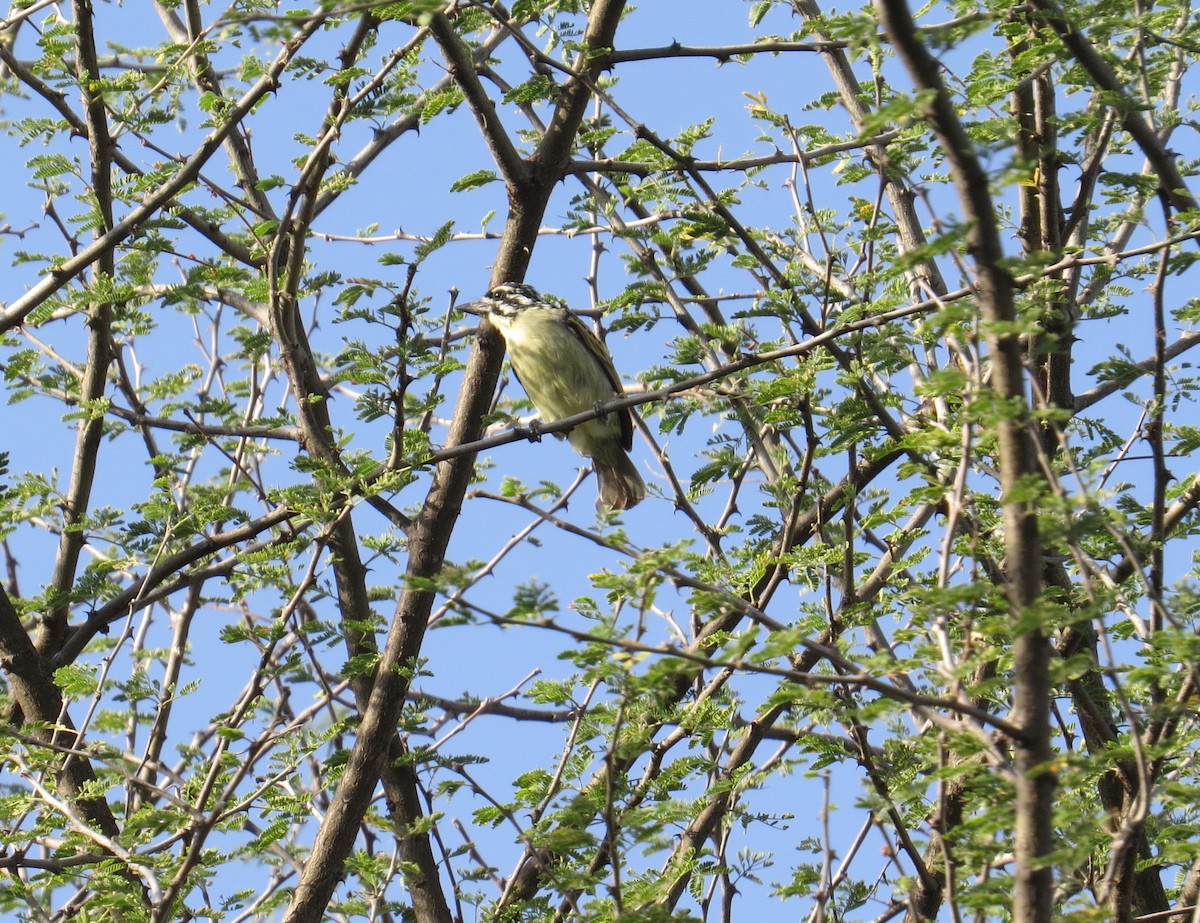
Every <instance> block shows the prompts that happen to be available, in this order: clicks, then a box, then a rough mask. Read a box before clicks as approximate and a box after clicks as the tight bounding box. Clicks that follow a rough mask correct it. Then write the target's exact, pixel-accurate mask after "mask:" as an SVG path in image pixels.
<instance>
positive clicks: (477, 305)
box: [454, 301, 487, 317]
mask: <svg viewBox="0 0 1200 923" xmlns="http://www.w3.org/2000/svg"><path fill="white" fill-rule="evenodd" d="M454 310H456V311H462V312H463V313H465V314H474V315H475V316H476V317H483V316H484V315H485V314H487V308H485V307H484V306H483V303H482V302H479V301H468V302H467V303H466V304H456V305H455V306H454Z"/></svg>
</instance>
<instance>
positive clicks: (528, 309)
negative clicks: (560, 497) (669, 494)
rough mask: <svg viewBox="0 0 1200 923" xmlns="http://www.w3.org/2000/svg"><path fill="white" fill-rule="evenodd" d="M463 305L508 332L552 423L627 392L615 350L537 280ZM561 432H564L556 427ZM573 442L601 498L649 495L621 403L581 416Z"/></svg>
mask: <svg viewBox="0 0 1200 923" xmlns="http://www.w3.org/2000/svg"><path fill="white" fill-rule="evenodd" d="M460 310H462V311H465V312H466V313H468V314H476V315H479V316H481V317H486V318H488V320H489V321H491V323H492V324H493V326H495V327H496V329H497V330H499V331H500V334H501V336H503V337H504V343H505V346H506V347H507V348H508V359H509V362H510V363H511V365H512V369H513V372H515V373H516V376H517V380H518V381H519V382H520V383H521V387H523V388H524V389H525V393H526V394H527V395H529V399H530V400H531V401H533V406H534V407H536V408H537V411H538V413H539V414H541V416H542V419H543V420H545V421H546V422H547V423H553V422H555V421H557V420H561V419H563V418H564V417H569V416H572V415H574V414H577V413H583V412H584V411H586V410H591V409H592V408H594V407H597V406H598V405H600V404H601V403H603V402H605V401H609V400H612V399H613V398H614V397H620V396H621V395H622V394H623V393H624V392H623V390H622V388H621V379H620V378H618V377H617V370H616V369H615V368H614V367H613V363H612V359H611V358H610V357H609V355H608V350H606V349H605V348H604V344H603V343H601V342H600V340H599V338H597V336H596V335H595V334H594V333H592V331H591V330H589V329H588V327H587V326H586V325H585V324H584V323H583V321H581V320H580V319H579V318H578V317H576V316H575V314H574V313H572V312H571V310H570V309H569V308H567V307H566V306H565V305H562V304H559V303H556V302H554V301H550V300H548V299H546V298H543V297H542V296H541V295H540V294H538V292H537V290H536V289H535V288H533V286H531V285H525V284H524V283H520V282H505V283H502V284H500V285H497V286H495V287H493V288H491V289H490V290H489V291H488V292H487V294H486V295H484V297H483V298H481V299H479V300H478V301H473V302H471V303H469V304H466V305H461V306H460ZM555 435H557V436H558V437H559V438H560V439H561V438H562V434H561V433H556V434H555ZM567 439H568V440H569V441H570V443H571V447H572V448H573V449H574V450H575V451H576V452H578V453H579V454H580V455H582V456H584V457H585V458H590V459H591V460H592V466H593V467H594V468H595V471H596V480H597V482H598V493H599V500H598V504H599V505H603V506H607V507H609V508H610V509H613V510H627V509H630V508H631V507H634V506H636V505H637V504H638V503H640V502H641V501H642V499H643V498H644V497H645V496H646V484H645V482H643V481H642V477H641V475H640V474H638V470H637V467H636V466H635V465H634V463H633V459H631V458H630V457H629V452H630V451H631V450H632V449H633V415H632V414H631V413H630V411H629V408H627V407H622V408H621V409H620V410H614V411H611V412H609V413H606V414H603V415H601V416H597V417H596V418H595V419H592V420H588V421H586V422H584V423H580V424H579V425H578V426H576V427H574V428H572V429H571V431H570V432H569V433H568V434H567Z"/></svg>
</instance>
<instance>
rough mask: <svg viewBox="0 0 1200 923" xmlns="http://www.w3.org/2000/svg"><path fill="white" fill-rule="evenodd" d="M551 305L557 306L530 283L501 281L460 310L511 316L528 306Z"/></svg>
mask: <svg viewBox="0 0 1200 923" xmlns="http://www.w3.org/2000/svg"><path fill="white" fill-rule="evenodd" d="M553 307H557V306H556V305H555V304H553V303H552V302H549V301H547V300H546V299H545V298H543V297H542V296H541V295H540V294H538V291H537V289H535V288H534V287H533V286H532V285H526V284H525V283H524V282H501V283H500V284H499V285H497V286H496V287H495V288H493V289H490V290H489V291H488V293H487V294H486V295H484V296H483V297H482V298H480V299H479V300H478V301H474V302H471V303H470V304H467V305H463V306H462V310H463V311H466V312H467V313H468V314H492V315H496V316H499V317H507V318H512V317H516V316H517V315H518V314H520V313H521V312H522V311H526V310H528V309H530V308H553Z"/></svg>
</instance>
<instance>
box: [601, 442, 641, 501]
mask: <svg viewBox="0 0 1200 923" xmlns="http://www.w3.org/2000/svg"><path fill="white" fill-rule="evenodd" d="M592 465H593V466H594V467H595V469H596V479H597V480H598V481H599V491H600V503H602V504H603V505H604V506H607V507H609V508H610V509H614V510H627V509H629V508H630V507H632V506H637V505H638V504H639V503H641V501H642V498H643V497H645V496H646V484H645V482H644V481H643V480H642V476H641V475H640V474H638V470H637V468H636V467H635V466H634V464H633V459H631V458H630V457H629V456H628V455H627V454H625V451H624V450H623V449H622V448H621V447H620V446H614V447H613V451H611V452H606V453H603V457H598V456H593V457H592Z"/></svg>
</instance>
